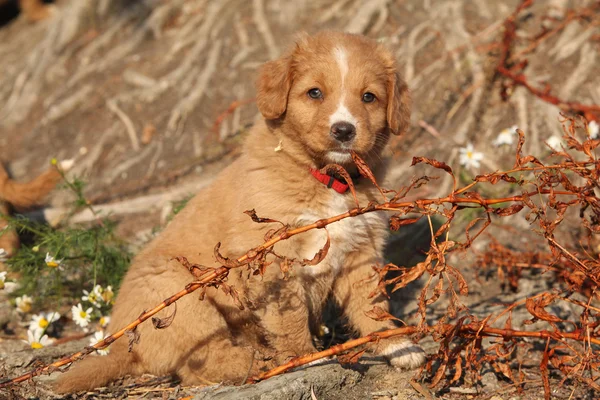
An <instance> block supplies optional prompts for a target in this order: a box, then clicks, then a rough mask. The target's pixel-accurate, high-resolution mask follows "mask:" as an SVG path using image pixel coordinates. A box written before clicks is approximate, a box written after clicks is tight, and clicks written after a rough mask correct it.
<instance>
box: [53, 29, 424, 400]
mask: <svg viewBox="0 0 600 400" xmlns="http://www.w3.org/2000/svg"><path fill="white" fill-rule="evenodd" d="M257 90H258V93H257V104H258V108H259V110H260V112H261V113H262V115H263V116H264V121H262V122H260V123H258V124H257V125H255V126H254V128H253V129H252V132H251V133H250V134H249V136H248V139H247V141H246V144H245V146H244V152H243V155H241V156H240V157H239V158H238V159H237V160H236V161H235V162H234V163H232V164H231V165H230V166H229V167H227V168H226V169H225V170H224V171H223V172H222V173H221V174H220V175H219V176H218V177H217V178H216V180H215V181H214V182H213V183H212V184H211V185H210V186H209V187H207V188H205V189H203V190H202V191H201V192H200V193H199V194H198V195H197V196H196V197H195V198H194V199H193V200H191V201H190V202H189V204H188V205H187V206H186V208H185V209H184V210H183V211H182V212H180V213H179V214H178V215H177V216H176V217H175V219H174V220H173V221H172V222H171V223H170V225H169V226H168V227H167V228H166V229H165V230H164V231H163V232H162V233H161V234H160V236H159V237H158V238H156V239H155V240H154V241H153V242H151V243H150V244H149V245H148V246H147V247H146V248H145V249H144V250H143V251H142V252H141V253H140V254H139V255H138V256H137V257H136V258H135V260H134V261H133V264H132V266H131V268H130V269H129V271H128V273H127V275H126V276H125V278H124V281H123V284H122V286H121V289H120V291H119V295H118V297H117V299H116V303H115V306H114V309H113V314H112V320H111V323H110V326H109V327H108V330H109V331H111V332H113V331H115V330H117V329H120V328H122V327H123V326H125V325H126V324H127V323H129V322H131V321H133V320H135V319H136V318H137V317H138V316H139V315H140V313H141V312H142V311H144V310H147V309H149V308H150V307H152V306H154V305H156V304H158V303H160V302H161V301H162V300H163V299H165V298H166V297H168V296H170V295H171V294H173V293H175V292H177V291H179V290H181V289H182V288H184V287H185V286H186V285H187V284H188V283H189V282H190V281H191V280H192V277H191V275H190V273H189V272H188V270H187V269H186V268H184V267H183V266H182V265H181V264H180V263H179V262H177V261H175V260H174V257H177V256H185V257H187V258H188V260H189V261H190V262H192V263H198V264H202V265H205V266H214V267H217V266H218V265H219V264H218V263H216V261H215V257H214V255H213V254H214V253H213V249H214V246H215V244H216V243H218V242H220V243H222V246H221V250H220V251H221V254H223V255H225V256H228V257H230V258H237V257H239V256H240V255H242V254H245V252H246V251H247V250H248V249H250V248H252V247H254V246H256V245H258V244H260V243H262V242H263V240H264V237H265V234H266V233H267V232H268V231H269V230H271V229H273V228H279V227H280V226H281V225H279V224H275V223H270V224H264V223H261V224H258V223H254V222H252V221H251V219H250V218H248V216H247V215H245V214H244V213H243V212H244V211H245V210H251V209H256V212H257V214H258V215H260V216H265V217H269V218H272V219H275V220H278V221H281V222H283V223H284V224H289V225H290V226H291V227H297V226H302V225H305V224H308V223H312V222H314V221H316V220H318V219H320V218H326V217H330V216H333V215H337V214H340V213H343V212H346V211H347V210H348V209H350V208H353V207H355V203H354V200H353V197H352V194H351V193H350V192H349V191H347V190H346V186H345V182H343V181H341V180H340V179H341V178H336V177H333V176H331V177H329V176H326V177H323V176H322V175H321V174H320V173H319V172H318V171H317V170H318V169H320V168H322V167H323V166H325V165H327V164H331V163H336V164H339V165H342V166H343V167H345V168H346V169H347V170H348V171H349V172H350V173H351V174H355V173H356V168H355V166H354V165H353V162H352V158H351V155H350V154H349V152H350V151H351V150H353V151H355V152H356V153H358V154H359V155H360V156H361V157H362V158H363V159H364V160H365V161H366V162H367V163H368V165H369V166H370V168H371V169H372V170H373V171H375V173H376V175H377V176H378V177H379V178H380V179H381V178H382V176H383V174H384V170H385V168H384V167H385V166H384V164H383V162H382V160H381V153H382V150H383V149H384V147H385V146H386V144H387V142H388V139H389V137H390V134H401V133H403V132H405V131H406V130H407V129H408V124H409V116H410V104H409V103H410V99H409V92H408V89H407V86H406V84H405V82H404V81H403V80H402V79H401V78H400V77H399V75H398V73H397V71H396V63H395V61H394V57H393V56H392V55H391V54H390V53H389V52H388V51H387V50H385V49H384V48H383V47H382V46H380V45H379V44H377V43H376V42H374V41H372V40H369V39H367V38H365V37H362V36H356V35H350V34H344V33H335V32H324V33H319V34H317V35H315V36H312V37H303V38H301V39H300V40H299V41H298V42H297V43H296V45H295V46H294V47H293V49H292V50H290V51H289V52H288V53H287V54H285V55H284V56H283V57H281V58H279V59H277V60H274V61H270V62H268V63H266V64H265V65H264V66H263V67H262V70H261V71H260V76H259V79H258V81H257ZM355 185H356V191H357V196H358V200H359V201H360V203H361V204H362V205H366V204H368V202H369V201H372V200H376V199H380V197H378V196H380V194H379V193H378V192H376V191H375V190H374V188H373V185H372V184H371V183H370V182H368V181H367V180H366V179H365V180H360V179H358V180H356V182H355ZM387 234H388V228H387V220H386V215H385V213H384V214H381V213H370V214H366V215H364V216H360V217H355V218H348V219H345V220H342V221H340V222H338V223H334V224H331V225H329V226H327V228H326V229H322V230H313V231H309V232H307V233H306V234H303V235H298V236H294V237H293V238H291V240H285V241H282V242H279V243H278V244H276V245H275V249H274V250H275V252H276V253H277V254H280V255H284V256H286V257H289V258H295V259H298V260H302V259H311V258H312V257H314V256H315V253H317V252H318V251H319V250H320V249H321V248H322V247H323V246H324V245H325V243H326V241H327V237H328V236H329V238H330V249H329V251H328V253H327V255H326V257H325V258H324V259H323V260H322V261H321V262H320V263H319V264H318V265H316V266H304V267H295V268H294V269H292V270H291V271H290V273H289V277H288V278H287V279H282V277H281V271H280V269H279V268H278V266H277V263H278V262H279V261H278V260H276V259H274V258H273V261H275V264H273V265H270V266H269V267H268V268H267V269H266V272H265V273H264V276H261V275H257V276H253V275H252V274H249V273H248V272H246V271H242V270H241V269H239V270H232V271H231V273H230V276H229V277H228V281H227V283H228V284H229V285H232V286H233V287H234V288H235V289H236V290H237V291H238V292H239V293H240V298H241V299H242V301H243V303H244V305H245V306H246V307H245V309H244V310H239V309H238V308H237V307H236V306H235V304H234V302H233V300H232V298H231V297H230V296H227V295H225V294H224V293H223V292H222V291H220V290H215V289H210V288H209V289H208V290H207V292H206V296H205V298H204V300H203V301H201V300H199V299H198V296H197V295H190V296H186V297H184V298H182V299H181V300H179V301H178V302H177V307H176V311H177V312H176V316H175V318H174V320H173V322H172V324H171V325H170V326H169V327H168V328H166V329H161V330H157V329H154V328H153V327H152V325H151V324H142V325H140V326H139V327H138V333H139V334H140V340H139V343H137V344H134V345H133V348H132V351H131V352H128V343H127V340H119V341H117V342H115V343H114V344H112V345H111V346H110V353H109V355H108V356H107V357H88V358H87V359H85V360H83V361H82V362H80V363H77V364H76V365H74V366H73V368H71V369H70V370H69V371H68V372H66V373H65V374H62V375H61V376H60V377H59V381H58V383H57V387H56V389H57V390H58V391H59V392H63V393H64V392H72V391H78V390H83V389H91V388H94V387H97V386H100V385H104V384H106V383H107V382H109V381H110V380H113V379H115V378H117V377H119V376H122V375H124V374H142V373H151V374H154V375H164V374H169V373H172V374H176V375H178V376H179V378H180V379H181V382H182V384H183V385H195V384H206V383H214V382H220V381H231V382H235V383H240V382H243V380H244V377H246V376H248V374H249V373H250V374H253V373H255V372H258V370H259V369H261V368H267V367H270V366H272V365H269V363H270V364H273V363H275V364H278V363H282V362H285V361H288V360H289V359H290V357H295V356H299V355H302V354H305V353H309V352H314V351H315V348H314V346H313V342H312V338H311V324H313V323H314V322H315V321H318V319H319V317H320V314H321V309H322V307H323V305H324V303H325V301H326V299H327V298H328V296H330V295H332V296H333V297H334V298H335V299H336V300H337V302H338V303H339V304H340V306H341V308H342V309H343V311H344V313H345V315H346V317H347V318H348V321H349V323H350V324H351V325H352V327H353V328H354V329H356V331H357V332H358V333H359V334H360V335H366V334H368V333H371V332H374V331H380V330H385V329H390V328H393V327H394V325H393V324H392V323H391V322H389V321H375V320H373V319H371V318H369V317H367V316H366V315H365V312H366V311H369V310H371V309H372V308H373V306H379V307H381V308H383V309H384V310H385V309H388V302H387V299H386V298H384V297H383V296H379V297H376V298H372V299H369V298H368V295H369V293H371V292H372V291H373V289H374V288H375V287H376V284H377V282H376V281H375V280H370V281H369V280H368V279H367V278H368V277H369V276H370V275H371V273H372V269H371V266H373V265H375V264H380V263H381V262H382V250H383V246H384V243H385V240H386V237H387ZM249 275H250V276H249ZM174 310H175V307H174V306H170V307H169V309H168V310H163V311H164V312H163V313H162V315H160V316H161V317H165V316H167V315H169V314H170V313H173V312H174ZM378 352H379V353H380V354H382V355H384V356H386V357H387V358H388V359H389V361H390V362H391V364H392V365H394V366H397V367H408V368H411V367H416V366H419V365H421V364H422V363H423V361H424V359H425V357H424V353H423V351H422V350H421V349H420V348H419V347H418V346H417V345H415V344H413V343H412V342H410V341H408V340H407V339H404V338H395V339H390V340H385V341H382V342H381V343H380V344H379V346H378ZM269 360H270V361H269Z"/></svg>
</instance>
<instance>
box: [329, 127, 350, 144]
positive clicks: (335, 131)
mask: <svg viewBox="0 0 600 400" xmlns="http://www.w3.org/2000/svg"><path fill="white" fill-rule="evenodd" d="M330 134H331V136H333V137H334V138H335V139H336V140H338V141H340V142H349V141H351V140H352V139H354V137H355V136H356V127H355V126H354V125H352V124H351V123H349V122H336V123H335V124H333V125H331V132H330Z"/></svg>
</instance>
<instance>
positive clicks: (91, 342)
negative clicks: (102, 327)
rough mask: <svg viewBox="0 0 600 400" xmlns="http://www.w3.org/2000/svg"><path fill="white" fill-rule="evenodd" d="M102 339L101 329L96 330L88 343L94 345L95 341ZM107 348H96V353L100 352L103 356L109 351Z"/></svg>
mask: <svg viewBox="0 0 600 400" xmlns="http://www.w3.org/2000/svg"><path fill="white" fill-rule="evenodd" d="M101 340H104V332H103V331H97V332H96V333H94V336H92V337H91V338H90V345H92V346H93V345H95V344H96V343H98V342H99V341H101ZM109 350H110V349H109V348H108V347H106V348H104V349H98V350H96V351H97V352H98V354H100V355H101V356H105V355H107V354H108V352H109Z"/></svg>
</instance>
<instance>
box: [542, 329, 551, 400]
mask: <svg viewBox="0 0 600 400" xmlns="http://www.w3.org/2000/svg"><path fill="white" fill-rule="evenodd" d="M549 345H550V339H548V341H547V342H546V348H545V349H544V356H543V357H542V362H541V363H540V372H541V373H542V382H543V384H544V400H550V379H549V374H548V359H549V357H550V352H549V351H548V350H549V349H548V347H549Z"/></svg>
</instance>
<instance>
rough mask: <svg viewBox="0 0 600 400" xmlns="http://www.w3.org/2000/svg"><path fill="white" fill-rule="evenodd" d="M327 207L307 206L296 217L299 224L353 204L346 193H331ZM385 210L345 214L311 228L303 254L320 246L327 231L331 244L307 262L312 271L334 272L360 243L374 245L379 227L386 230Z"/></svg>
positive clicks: (307, 255) (378, 238)
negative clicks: (323, 253) (315, 262)
mask: <svg viewBox="0 0 600 400" xmlns="http://www.w3.org/2000/svg"><path fill="white" fill-rule="evenodd" d="M331 197H332V199H331V201H330V202H329V203H328V207H326V208H321V209H319V210H306V211H304V212H303V213H302V214H301V215H300V216H299V217H298V218H297V220H296V224H297V225H298V226H302V225H307V224H310V223H313V222H315V221H317V220H319V219H324V218H330V217H333V216H336V215H339V214H343V213H345V212H346V211H348V210H349V209H351V208H353V207H354V201H353V200H351V199H350V200H349V199H348V196H340V195H338V194H334V195H333V196H331ZM386 221H387V218H386V215H385V213H381V212H371V213H367V214H364V215H360V216H356V217H348V218H345V219H343V220H341V221H338V222H334V223H332V224H329V225H327V227H326V228H325V229H326V230H325V229H318V230H314V231H312V232H309V233H310V236H309V239H308V240H307V242H306V243H305V245H304V246H303V247H302V249H300V251H299V255H300V257H302V258H306V259H311V258H313V257H314V256H315V254H316V253H317V252H318V251H319V250H321V249H322V248H323V246H324V245H325V243H326V242H327V233H329V240H330V242H331V243H330V247H329V251H328V253H327V256H326V257H325V259H323V261H321V262H320V263H319V264H318V265H315V266H306V267H305V269H306V270H307V271H310V273H311V274H315V275H316V274H320V273H323V272H328V271H331V272H333V273H334V274H337V273H338V272H339V271H340V270H341V268H342V267H343V265H344V261H345V259H346V256H347V255H348V254H349V253H351V252H353V251H356V250H359V249H360V248H361V247H363V246H372V247H375V246H376V245H378V244H379V242H380V241H381V239H382V236H383V235H382V231H385V230H387V223H386Z"/></svg>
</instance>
